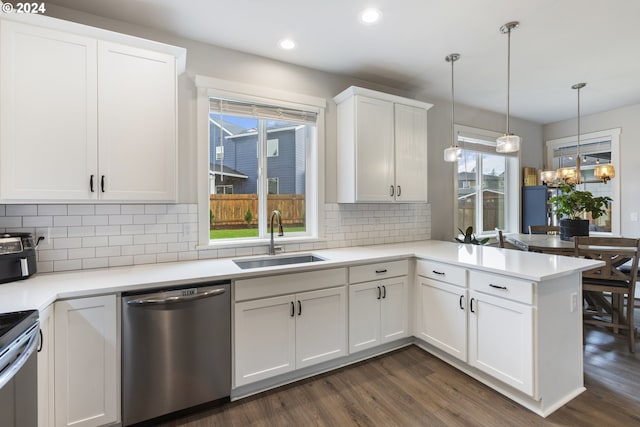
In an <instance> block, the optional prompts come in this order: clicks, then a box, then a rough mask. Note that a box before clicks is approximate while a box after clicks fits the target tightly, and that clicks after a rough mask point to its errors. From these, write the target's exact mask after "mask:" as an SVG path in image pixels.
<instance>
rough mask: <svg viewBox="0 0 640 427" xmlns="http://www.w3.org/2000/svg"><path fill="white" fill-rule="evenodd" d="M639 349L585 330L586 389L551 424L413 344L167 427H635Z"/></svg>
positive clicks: (639, 418) (639, 411) (639, 407)
mask: <svg viewBox="0 0 640 427" xmlns="http://www.w3.org/2000/svg"><path fill="white" fill-rule="evenodd" d="M636 311H640V310H636ZM638 348H639V350H637V352H636V353H635V354H631V353H629V351H628V349H627V342H626V340H625V338H624V337H623V336H613V335H612V334H611V333H608V332H606V331H605V330H603V329H599V328H597V327H593V328H589V329H587V332H586V345H585V350H584V367H585V386H586V388H587V391H585V392H584V393H582V394H581V395H580V396H578V397H577V398H575V399H574V400H572V401H571V402H570V403H569V404H567V405H565V406H564V407H562V408H560V409H559V410H557V411H556V412H554V413H553V414H551V415H550V416H549V417H547V418H546V419H545V418H541V417H539V416H538V415H535V414H534V413H532V412H530V411H528V410H527V409H525V408H523V407H521V406H520V405H518V404H516V403H514V402H512V401H510V400H509V399H507V398H506V397H503V396H502V395H501V394H499V393H497V392H495V391H493V390H492V389H490V388H489V387H486V386H484V385H483V384H481V383H479V382H478V381H475V380H473V379H471V378H470V377H468V376H466V375H465V374H463V373H461V372H459V371H457V370H456V369H454V368H452V367H450V366H449V365H447V364H446V363H444V362H442V361H440V360H439V359H437V358H436V357H434V356H431V355H430V354H428V353H426V352H424V351H423V350H421V349H419V348H418V347H415V346H410V347H406V348H403V349H400V350H397V351H394V352H392V353H389V354H386V355H383V356H379V357H376V358H374V359H371V360H368V361H365V362H362V363H359V364H356V365H352V366H349V367H346V368H342V369H339V370H336V371H333V372H330V373H326V374H322V375H319V376H316V377H313V378H310V379H307V380H304V381H301V382H298V383H296V384H291V385H288V386H284V387H281V388H278V389H275V390H271V391H268V392H264V393H261V394H259V395H256V396H253V397H249V398H246V399H242V400H240V401H237V402H232V403H229V404H227V405H225V406H222V407H219V408H216V409H211V410H209V411H206V412H201V413H199V414H196V415H192V416H190V417H187V418H183V419H179V420H175V421H172V422H168V423H166V424H163V426H164V427H213V426H225V427H231V426H297V427H301V426H340V427H344V426H385V427H387V426H402V427H405V426H598V427H605V426H606V427H609V426H638V425H640V345H638Z"/></svg>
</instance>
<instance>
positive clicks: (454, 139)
mask: <svg viewBox="0 0 640 427" xmlns="http://www.w3.org/2000/svg"><path fill="white" fill-rule="evenodd" d="M454 62H456V61H455V59H454V58H453V57H452V58H451V136H452V138H453V146H454V147H457V146H458V138H456V134H455V121H456V108H455V105H456V102H455V97H454V91H453V63H454Z"/></svg>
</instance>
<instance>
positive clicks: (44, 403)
mask: <svg viewBox="0 0 640 427" xmlns="http://www.w3.org/2000/svg"><path fill="white" fill-rule="evenodd" d="M53 336H54V323H53V305H50V306H49V307H47V308H45V309H44V310H42V311H41V312H40V338H41V340H40V347H39V349H38V427H49V426H51V427H53V426H54V425H55V424H54V422H55V419H54V415H55V412H54V393H55V390H54V371H53V370H54V365H53V363H54V341H53Z"/></svg>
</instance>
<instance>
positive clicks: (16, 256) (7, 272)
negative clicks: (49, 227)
mask: <svg viewBox="0 0 640 427" xmlns="http://www.w3.org/2000/svg"><path fill="white" fill-rule="evenodd" d="M35 272H36V245H35V243H34V241H33V235H32V234H31V233H4V234H0V283H6V282H13V281H14V280H22V279H26V278H28V277H30V276H32V275H33V274H35Z"/></svg>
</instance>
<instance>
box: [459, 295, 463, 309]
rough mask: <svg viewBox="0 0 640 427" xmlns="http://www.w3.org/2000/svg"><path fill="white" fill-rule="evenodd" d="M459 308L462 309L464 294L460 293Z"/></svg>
mask: <svg viewBox="0 0 640 427" xmlns="http://www.w3.org/2000/svg"><path fill="white" fill-rule="evenodd" d="M460 310H464V295H460Z"/></svg>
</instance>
